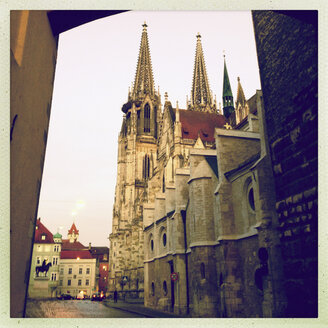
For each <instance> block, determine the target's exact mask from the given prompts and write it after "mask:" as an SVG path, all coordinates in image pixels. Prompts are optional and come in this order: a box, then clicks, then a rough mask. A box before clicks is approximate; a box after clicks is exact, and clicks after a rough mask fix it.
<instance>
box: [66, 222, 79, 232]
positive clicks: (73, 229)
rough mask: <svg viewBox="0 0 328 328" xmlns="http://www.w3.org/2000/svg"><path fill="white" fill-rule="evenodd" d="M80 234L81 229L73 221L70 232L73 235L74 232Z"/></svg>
mask: <svg viewBox="0 0 328 328" xmlns="http://www.w3.org/2000/svg"><path fill="white" fill-rule="evenodd" d="M73 232H74V233H75V234H78V233H79V230H77V229H76V226H75V223H74V222H73V224H72V226H71V228H70V229H69V230H68V233H69V234H70V235H71V234H72V233H73Z"/></svg>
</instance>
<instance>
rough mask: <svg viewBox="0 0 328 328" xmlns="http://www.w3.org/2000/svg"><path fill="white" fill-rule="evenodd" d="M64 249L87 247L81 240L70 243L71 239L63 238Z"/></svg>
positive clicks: (82, 248)
mask: <svg viewBox="0 0 328 328" xmlns="http://www.w3.org/2000/svg"><path fill="white" fill-rule="evenodd" d="M62 242H63V243H62V250H66V251H69V250H71V251H73V250H84V249H87V247H85V246H84V245H83V244H81V243H80V242H79V241H75V242H74V243H70V241H69V239H63V240H62Z"/></svg>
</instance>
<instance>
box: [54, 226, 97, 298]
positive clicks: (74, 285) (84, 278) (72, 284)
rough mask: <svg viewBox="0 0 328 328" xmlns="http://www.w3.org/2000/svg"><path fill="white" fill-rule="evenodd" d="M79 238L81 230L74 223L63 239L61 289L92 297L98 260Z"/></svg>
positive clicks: (94, 289) (74, 295) (71, 293)
mask: <svg viewBox="0 0 328 328" xmlns="http://www.w3.org/2000/svg"><path fill="white" fill-rule="evenodd" d="M78 239H79V230H78V229H77V228H76V226H75V223H73V224H72V226H71V228H70V229H69V230H68V234H67V239H63V243H62V251H61V253H60V266H59V290H60V293H61V294H64V293H65V294H70V295H72V296H73V297H77V296H79V297H84V296H89V297H91V295H92V293H93V292H95V291H96V277H97V275H98V272H97V267H96V262H97V260H96V259H95V258H93V257H92V254H91V252H90V251H89V249H88V247H85V246H84V245H83V244H81V243H80V242H79V241H78Z"/></svg>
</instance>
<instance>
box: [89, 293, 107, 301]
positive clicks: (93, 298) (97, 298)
mask: <svg viewBox="0 0 328 328" xmlns="http://www.w3.org/2000/svg"><path fill="white" fill-rule="evenodd" d="M105 298H106V296H105V295H104V294H103V293H93V294H92V296H91V301H102V300H103V299H105Z"/></svg>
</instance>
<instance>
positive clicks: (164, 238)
mask: <svg viewBox="0 0 328 328" xmlns="http://www.w3.org/2000/svg"><path fill="white" fill-rule="evenodd" d="M163 246H164V247H165V246H166V233H165V232H164V233H163Z"/></svg>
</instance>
